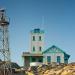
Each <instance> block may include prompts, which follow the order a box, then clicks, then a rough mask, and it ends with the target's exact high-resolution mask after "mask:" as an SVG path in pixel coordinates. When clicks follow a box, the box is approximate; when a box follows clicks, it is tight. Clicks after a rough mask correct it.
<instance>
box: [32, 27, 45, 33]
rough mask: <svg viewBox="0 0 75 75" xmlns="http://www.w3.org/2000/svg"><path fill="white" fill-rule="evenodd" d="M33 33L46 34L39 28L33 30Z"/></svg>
mask: <svg viewBox="0 0 75 75" xmlns="http://www.w3.org/2000/svg"><path fill="white" fill-rule="evenodd" d="M31 33H44V31H43V30H40V29H39V28H37V29H34V30H32V31H31Z"/></svg>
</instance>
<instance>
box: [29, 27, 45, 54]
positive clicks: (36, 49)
mask: <svg viewBox="0 0 75 75" xmlns="http://www.w3.org/2000/svg"><path fill="white" fill-rule="evenodd" d="M30 36H31V37H30V53H36V54H37V53H42V51H43V49H44V31H43V30H40V29H39V28H37V29H34V30H32V31H31V33H30Z"/></svg>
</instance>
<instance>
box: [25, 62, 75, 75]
mask: <svg viewBox="0 0 75 75" xmlns="http://www.w3.org/2000/svg"><path fill="white" fill-rule="evenodd" d="M26 74H27V75H75V63H70V64H56V63H52V64H47V65H40V66H38V67H30V68H29V69H28V70H27V71H26Z"/></svg>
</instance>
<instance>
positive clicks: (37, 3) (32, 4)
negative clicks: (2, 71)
mask: <svg viewBox="0 0 75 75" xmlns="http://www.w3.org/2000/svg"><path fill="white" fill-rule="evenodd" d="M0 8H5V9H6V12H7V15H8V16H9V17H10V25H9V41H10V50H11V60H12V61H14V62H17V63H18V64H19V65H23V59H22V52H24V51H28V49H29V32H30V30H32V29H34V28H38V27H40V28H41V29H43V30H44V31H45V49H47V48H48V47H50V46H51V45H56V46H57V47H59V48H61V49H63V50H64V51H66V52H67V53H68V54H70V55H71V57H70V59H69V62H74V61H75V0H0Z"/></svg>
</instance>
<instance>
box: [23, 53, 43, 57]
mask: <svg viewBox="0 0 75 75" xmlns="http://www.w3.org/2000/svg"><path fill="white" fill-rule="evenodd" d="M22 56H23V57H26V56H43V54H42V53H35V54H34V53H27V52H23V55H22Z"/></svg>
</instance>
